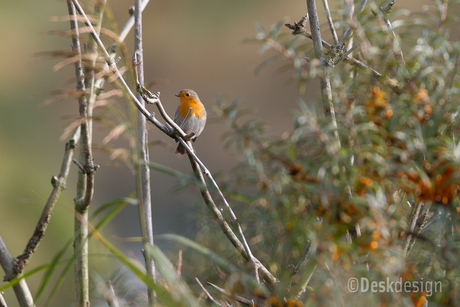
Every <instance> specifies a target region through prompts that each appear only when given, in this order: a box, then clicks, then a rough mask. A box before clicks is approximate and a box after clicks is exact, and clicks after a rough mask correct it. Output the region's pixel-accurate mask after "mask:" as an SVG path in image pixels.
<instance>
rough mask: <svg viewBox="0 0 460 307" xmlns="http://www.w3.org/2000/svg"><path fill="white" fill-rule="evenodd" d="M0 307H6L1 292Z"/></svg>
mask: <svg viewBox="0 0 460 307" xmlns="http://www.w3.org/2000/svg"><path fill="white" fill-rule="evenodd" d="M0 307H8V305H7V304H6V301H5V298H4V297H3V292H0Z"/></svg>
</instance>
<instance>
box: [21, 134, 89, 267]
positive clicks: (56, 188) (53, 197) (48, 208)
mask: <svg viewBox="0 0 460 307" xmlns="http://www.w3.org/2000/svg"><path fill="white" fill-rule="evenodd" d="M79 139H80V127H78V128H77V129H76V130H75V132H74V134H73V135H72V136H71V138H70V139H69V141H68V142H67V143H66V145H65V151H64V158H63V160H62V165H61V171H60V172H59V175H58V176H57V177H56V176H53V177H52V178H51V184H52V185H53V190H52V191H51V194H50V196H49V197H48V201H47V202H46V204H45V207H44V208H43V211H42V215H41V216H40V219H39V220H38V223H37V226H35V231H34V233H33V235H32V237H31V238H30V239H29V242H28V243H27V246H26V248H25V249H24V251H23V253H22V254H21V255H19V256H17V257H16V259H15V261H14V262H15V263H14V268H13V272H15V274H21V273H22V272H23V270H24V268H25V267H26V266H27V264H28V263H29V260H30V257H31V256H32V254H33V253H34V252H35V251H36V249H37V248H38V245H39V244H40V242H41V241H42V239H43V237H44V236H45V233H46V228H47V226H48V224H49V221H50V219H51V215H52V213H53V209H54V205H55V204H56V202H57V200H58V198H59V196H60V195H61V192H62V190H64V189H65V186H66V182H67V176H68V175H69V171H70V166H71V164H72V156H73V153H74V151H75V148H76V146H77V143H78V141H79Z"/></svg>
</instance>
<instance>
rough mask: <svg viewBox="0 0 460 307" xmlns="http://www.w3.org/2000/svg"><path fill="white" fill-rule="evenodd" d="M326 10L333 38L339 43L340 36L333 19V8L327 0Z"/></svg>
mask: <svg viewBox="0 0 460 307" xmlns="http://www.w3.org/2000/svg"><path fill="white" fill-rule="evenodd" d="M323 6H324V11H325V13H326V18H327V23H328V24H329V29H330V30H331V34H332V39H333V40H334V45H337V44H338V43H339V38H338V37H337V32H336V31H335V27H334V21H333V20H332V16H331V10H330V9H329V3H328V2H327V0H323Z"/></svg>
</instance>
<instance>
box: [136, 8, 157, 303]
mask: <svg viewBox="0 0 460 307" xmlns="http://www.w3.org/2000/svg"><path fill="white" fill-rule="evenodd" d="M141 6H142V4H141V0H135V1H134V49H135V51H134V54H135V56H136V61H137V62H138V63H139V64H138V65H137V69H136V79H137V81H138V82H140V83H141V84H144V65H143V57H144V53H143V46H142V8H141ZM137 99H138V100H139V102H140V103H141V105H143V106H145V102H144V100H142V97H141V95H140V94H138V95H137ZM137 121H138V126H137V132H138V146H139V148H138V155H139V157H138V159H135V160H136V161H137V162H136V163H135V165H136V171H137V172H136V173H137V174H136V177H137V184H136V185H137V194H138V198H139V216H140V221H141V230H142V241H143V244H144V249H147V245H151V246H153V244H154V242H153V219H152V199H151V191H150V168H149V166H148V163H147V162H148V161H149V149H148V133H147V127H146V118H145V116H144V115H143V114H142V112H141V111H139V110H138V111H137ZM139 161H140V162H141V163H139ZM144 257H145V266H146V270H147V274H148V276H149V277H150V278H151V279H152V280H155V263H154V262H153V258H152V257H151V255H149V254H148V253H144ZM148 299H149V305H150V306H154V305H155V301H156V294H155V291H153V289H149V290H148Z"/></svg>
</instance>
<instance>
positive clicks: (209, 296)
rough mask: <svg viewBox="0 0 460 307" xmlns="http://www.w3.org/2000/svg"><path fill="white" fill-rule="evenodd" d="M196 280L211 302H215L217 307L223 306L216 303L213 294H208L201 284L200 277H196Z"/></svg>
mask: <svg viewBox="0 0 460 307" xmlns="http://www.w3.org/2000/svg"><path fill="white" fill-rule="evenodd" d="M195 280H196V282H197V283H198V285H200V287H201V289H203V291H204V293H206V296H207V297H208V299H209V300H211V302H213V303H214V304H216V305H217V306H221V307H223V306H222V304H221V303H219V302H218V301H216V299H215V298H214V297H212V295H211V293H209V292H208V290H206V288H205V287H204V286H203V284H202V283H201V282H200V280H199V279H198V277H195Z"/></svg>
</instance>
